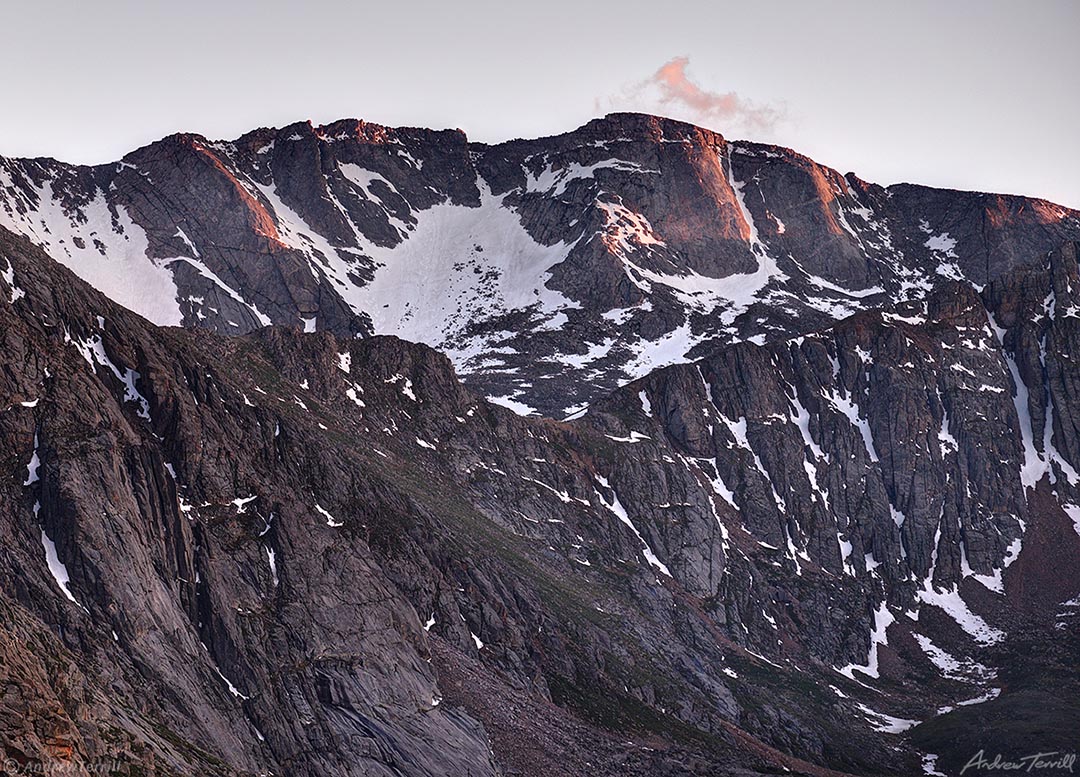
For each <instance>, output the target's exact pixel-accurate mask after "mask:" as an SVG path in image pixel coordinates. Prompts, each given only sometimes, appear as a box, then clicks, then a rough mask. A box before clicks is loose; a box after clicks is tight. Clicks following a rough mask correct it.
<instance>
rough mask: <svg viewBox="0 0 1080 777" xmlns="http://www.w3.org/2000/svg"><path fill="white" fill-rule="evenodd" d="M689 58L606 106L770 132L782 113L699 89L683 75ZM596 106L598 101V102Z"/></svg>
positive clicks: (731, 95) (730, 94)
mask: <svg viewBox="0 0 1080 777" xmlns="http://www.w3.org/2000/svg"><path fill="white" fill-rule="evenodd" d="M689 64H690V58H689V57H675V58H674V59H671V60H669V61H668V62H665V63H664V64H663V65H662V66H661V67H660V69H659V70H657V71H656V72H655V73H653V74H652V76H650V77H649V78H647V79H645V80H644V81H640V82H638V83H636V84H633V85H631V86H630V87H628V88H626V89H625V90H624V91H623V92H622V93H621V94H619V95H616V96H613V97H610V98H608V100H607V103H608V106H609V107H612V108H618V109H633V110H644V111H648V112H650V113H665V114H669V115H673V116H674V117H675V118H686V119H688V120H690V121H693V122H694V123H696V124H703V125H706V126H711V127H712V128H714V129H718V130H720V131H730V130H732V129H736V130H739V131H749V132H756V133H768V132H771V131H772V130H773V129H774V128H775V126H776V124H777V123H778V122H779V121H781V120H782V119H783V118H784V112H783V111H782V110H781V109H779V108H775V107H773V106H770V105H760V104H757V103H754V102H751V101H749V100H747V99H745V98H744V97H741V96H739V95H738V94H737V93H735V92H713V91H710V90H708V89H704V88H702V87H701V86H700V85H699V84H697V83H696V82H695V81H693V80H692V79H691V78H690V76H689V75H688V74H687V72H686V68H687V66H688V65H689ZM597 104H598V107H599V106H600V105H601V101H599V100H598V101H597Z"/></svg>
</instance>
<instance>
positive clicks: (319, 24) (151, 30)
mask: <svg viewBox="0 0 1080 777" xmlns="http://www.w3.org/2000/svg"><path fill="white" fill-rule="evenodd" d="M0 9H2V16H0V21H2V22H3V29H4V32H5V35H4V42H3V49H2V50H3V61H4V63H5V65H6V67H5V78H4V85H3V89H2V95H3V96H2V98H0V99H2V104H3V115H4V121H2V122H0V154H2V155H6V156H39V155H40V156H55V157H58V158H61V159H65V160H67V161H73V162H86V163H96V162H105V161H112V160H115V159H117V158H119V157H120V156H121V155H122V154H124V153H125V152H127V151H129V150H131V149H132V148H135V147H136V146H139V145H142V144H145V143H147V142H150V141H152V140H154V139H156V138H158V137H161V136H162V135H166V134H169V133H171V132H176V131H192V132H198V133H201V134H204V135H207V136H209V137H212V138H232V137H235V136H237V135H239V134H241V133H243V132H245V131H247V130H248V129H251V128H254V127H257V126H268V125H269V126H280V125H283V124H287V123H290V122H292V121H296V120H300V119H308V118H310V119H312V120H313V121H315V122H316V123H322V122H328V121H332V120H334V119H338V118H343V117H358V118H364V119H367V120H369V121H375V122H379V123H383V124H390V125H398V124H408V125H420V126H430V127H460V128H462V129H464V130H465V131H466V132H467V133H468V135H469V136H470V137H471V138H472V139H474V140H482V141H487V142H496V141H499V140H505V139H509V138H512V137H534V136H538V135H546V134H553V133H557V132H562V131H566V130H569V129H572V128H574V127H576V126H578V125H580V124H582V123H584V122H585V121H587V120H588V119H589V118H591V117H593V116H595V115H599V114H602V113H605V112H608V111H610V110H616V109H619V110H643V111H650V112H660V113H665V114H667V115H671V116H674V117H677V118H683V119H687V120H690V121H696V122H698V123H702V124H705V125H706V126H710V127H711V128H713V129H716V130H718V131H720V132H722V133H724V134H725V135H726V136H728V137H744V138H748V139H753V140H763V141H770V142H776V143H781V144H783V145H787V146H791V147H793V148H795V149H797V150H799V151H801V152H803V153H805V154H807V155H809V156H811V157H814V158H815V159H817V160H818V161H820V162H822V163H825V164H828V165H830V166H832V167H837V168H839V169H840V170H841V171H844V172H846V171H849V170H851V171H854V172H856V173H857V174H859V175H860V176H862V177H863V178H866V179H868V180H872V181H876V182H878V183H885V184H887V183H893V182H897V181H914V182H919V183H926V184H931V185H936V186H949V187H955V188H967V189H981V190H990V191H1003V192H1013V193H1019V194H1029V195H1034V196H1040V197H1045V198H1047V199H1050V200H1054V201H1057V202H1060V203H1062V204H1065V205H1071V206H1073V207H1080V147H1078V143H1077V141H1078V138H1080V97H1078V95H1080V45H1077V39H1078V38H1077V36H1078V34H1080V2H1076V1H1075V0H1016V2H1001V0H954V1H953V2H948V1H947V0H903V2H900V0H891V1H888V2H886V0H880V1H877V0H875V1H873V2H870V1H868V0H822V1H821V2H812V1H809V0H805V1H802V2H796V1H794V0H787V1H783V0H763V1H755V2H752V1H751V0H743V1H742V2H739V3H730V2H720V1H717V0H714V1H712V2H709V1H707V0H702V1H701V2H679V1H678V0H665V1H664V2H655V3H645V2H637V1H635V0H622V1H621V2H614V1H612V2H607V1H604V2H601V1H600V0H593V1H591V2H590V0H543V1H541V2H532V3H521V2H512V0H505V1H504V2H487V1H485V0H443V1H442V2H420V1H416V2H408V1H406V0H399V1H397V2H389V1H385V2H380V3H368V2H345V1H344V0H337V1H336V2H332V1H331V0H308V1H307V2H283V1H282V0H235V1H233V2H229V1H228V0H216V1H210V0H187V2H184V3H177V2H164V1H162V0H96V2H87V1H85V0H35V1H34V2H23V0H0Z"/></svg>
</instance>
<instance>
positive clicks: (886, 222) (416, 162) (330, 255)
mask: <svg viewBox="0 0 1080 777" xmlns="http://www.w3.org/2000/svg"><path fill="white" fill-rule="evenodd" d="M0 224H3V225H4V226H7V227H8V228H9V229H11V230H13V231H15V232H17V233H20V234H24V235H26V236H28V237H30V238H31V239H32V240H33V241H35V242H36V243H38V244H39V245H41V246H42V247H44V248H45V249H46V250H47V251H48V252H49V254H50V255H51V256H52V257H53V258H54V259H56V260H58V261H60V262H61V263H63V264H65V265H67V266H68V267H70V268H71V269H73V270H74V271H75V272H76V273H77V274H79V275H80V276H81V277H83V278H84V279H86V280H88V281H89V282H90V283H91V284H92V285H94V286H96V287H97V288H98V289H99V290H101V291H103V292H104V293H106V294H107V295H108V296H110V297H112V298H113V299H114V300H116V301H118V302H120V303H121V304H124V305H125V306H127V307H129V308H130V309H133V310H135V311H137V312H139V313H141V314H143V315H145V316H146V317H148V318H149V319H150V320H151V321H153V322H154V323H157V324H171V325H179V324H183V325H184V326H188V327H199V328H206V329H209V330H211V331H216V332H219V333H225V334H240V333H244V332H250V331H253V330H254V329H256V328H259V327H262V326H265V325H267V324H271V323H273V324H278V325H284V326H299V327H301V328H306V329H309V330H317V331H329V332H333V333H334V334H335V335H337V336H339V337H350V336H354V335H368V334H372V333H378V334H391V335H397V336H400V337H403V338H405V339H409V340H412V341H418V342H424V343H426V344H428V345H431V346H434V347H436V348H438V349H440V350H443V351H444V352H447V353H448V354H449V355H450V356H451V358H452V359H453V361H454V364H455V367H456V368H457V369H458V371H459V373H460V374H461V375H462V376H463V378H464V380H465V381H466V383H467V384H468V385H470V386H472V387H473V388H475V389H477V390H478V391H480V392H481V393H483V394H484V395H487V396H491V397H496V398H501V399H502V400H503V402H504V404H508V405H510V406H512V407H515V408H517V409H518V410H520V411H527V410H530V409H532V410H535V411H537V412H539V413H541V414H544V415H548V416H552V417H556V418H562V417H565V416H567V415H571V414H573V413H574V412H577V411H580V409H581V408H582V407H583V406H585V405H586V404H588V403H589V402H591V401H592V400H594V399H598V398H599V397H601V396H603V395H604V394H605V393H607V392H608V391H610V390H611V389H614V388H616V387H617V386H618V385H620V384H622V383H625V382H626V381H628V380H631V379H634V378H638V377H641V376H643V375H645V374H647V373H648V372H650V371H652V370H653V369H656V368H658V367H663V366H667V365H669V364H672V363H676V362H679V361H685V360H686V359H687V358H689V357H691V356H699V355H703V354H704V353H705V352H707V351H708V350H709V349H711V348H714V347H716V346H717V345H720V344H723V343H730V342H735V341H740V340H755V341H762V340H769V341H771V340H773V339H779V340H783V339H786V338H788V337H790V336H792V335H795V334H798V333H809V332H813V331H816V330H818V329H821V328H823V327H827V326H830V325H832V324H833V323H835V322H836V321H838V320H840V319H843V318H845V317H847V316H849V315H851V314H853V313H855V312H857V311H858V310H862V309H869V308H873V307H877V306H881V305H883V304H894V303H898V302H901V301H904V300H909V299H922V298H923V297H925V296H926V295H927V294H928V293H930V292H931V291H932V290H933V289H934V288H936V287H937V286H939V285H942V284H947V283H950V282H952V281H963V282H967V283H970V284H972V285H974V286H975V287H977V288H981V287H982V286H984V285H985V284H987V283H990V282H993V281H995V280H997V279H998V278H999V277H1001V276H1002V275H1003V274H1005V273H1008V272H1009V271H1011V270H1013V269H1015V268H1017V267H1019V266H1021V265H1024V264H1026V263H1027V262H1028V261H1029V260H1030V257H1033V256H1037V255H1040V254H1042V253H1045V252H1047V251H1049V250H1051V249H1053V248H1055V247H1056V246H1058V245H1060V244H1061V243H1063V242H1065V241H1068V240H1075V239H1078V238H1080V216H1078V214H1077V213H1076V212H1074V211H1070V210H1068V209H1065V208H1061V207H1059V206H1056V205H1053V204H1051V203H1047V202H1044V201H1041V200H1034V199H1030V198H1022V197H1009V196H1003V195H989V194H976V193H966V192H955V191H947V190H936V189H929V188H926V187H919V186H912V185H906V184H905V185H898V186H893V187H889V188H887V189H886V188H882V187H880V186H876V185H873V184H869V183H866V182H864V181H861V180H860V179H858V178H857V177H855V176H854V175H850V174H849V175H846V176H845V175H841V174H840V173H838V172H837V171H834V170H830V169H828V168H826V167H823V166H822V165H819V164H817V163H816V162H814V161H812V160H810V159H807V158H806V157H804V156H802V155H800V154H797V153H796V152H794V151H791V150H789V149H784V148H779V147H773V146H766V145H761V144H755V143H747V142H742V141H731V140H728V139H725V138H723V137H721V136H720V135H718V134H716V133H714V132H711V131H709V130H705V129H702V128H699V127H694V126H692V125H688V124H683V123H680V122H675V121H671V120H667V119H661V118H658V117H654V116H645V115H639V114H613V115H611V116H608V117H605V118H603V119H597V120H595V121H592V122H589V123H588V124H586V125H585V126H583V127H581V128H579V129H577V130H575V131H573V132H570V133H567V134H564V135H560V136H556V137H550V138H540V139H536V140H515V141H510V142H507V143H501V144H497V145H485V144H478V143H470V142H469V141H468V140H467V138H466V137H465V136H464V134H462V133H461V132H460V131H442V132H437V131H431V130H424V129H408V128H388V127H382V126H379V125H374V124H370V123H366V122H363V121H358V120H342V121H338V122H335V123H333V124H329V125H325V126H321V127H315V126H312V125H311V124H310V123H304V122H301V123H297V124H293V125H290V126H287V127H284V128H282V129H260V130H255V131H253V132H251V133H248V134H247V135H244V136H243V137H241V138H239V139H237V140H235V141H232V142H222V141H210V140H207V139H205V138H202V137H199V136H194V135H177V136H171V137H169V138H165V139H164V140H161V141H159V142H157V143H154V144H151V145H150V146H147V147H145V148H142V149H139V150H136V151H133V152H132V153H130V154H128V155H127V156H126V157H125V158H124V159H123V160H122V161H121V162H119V163H117V164H115V165H105V166H101V167H96V168H84V167H74V166H70V165H65V164H62V163H59V162H54V161H51V160H17V159H6V160H0Z"/></svg>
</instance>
